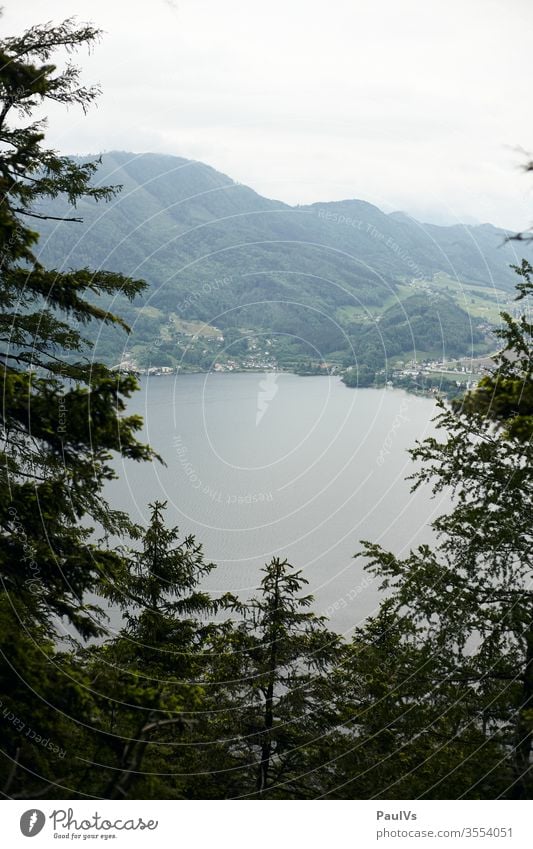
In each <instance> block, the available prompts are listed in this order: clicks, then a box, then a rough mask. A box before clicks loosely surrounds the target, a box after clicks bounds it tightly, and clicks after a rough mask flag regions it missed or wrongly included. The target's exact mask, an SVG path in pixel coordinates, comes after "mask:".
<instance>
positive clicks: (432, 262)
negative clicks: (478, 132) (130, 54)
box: [39, 152, 518, 361]
mask: <svg viewBox="0 0 533 849" xmlns="http://www.w3.org/2000/svg"><path fill="white" fill-rule="evenodd" d="M98 182H99V183H102V184H109V183H111V184H120V185H122V191H121V192H120V194H118V196H117V197H116V198H115V199H114V200H112V201H111V202H110V203H108V204H99V205H96V204H94V203H93V202H92V201H83V202H81V203H80V204H79V206H78V210H77V213H76V214H77V215H80V216H81V217H82V218H83V221H84V223H83V224H73V223H62V222H60V223H58V222H55V221H47V222H43V223H42V226H41V228H40V230H41V235H42V239H41V242H40V248H39V250H40V254H39V258H40V259H41V261H42V262H43V263H44V264H45V265H47V266H48V267H55V268H69V267H72V268H75V267H80V266H89V267H92V268H100V267H102V268H107V269H110V270H117V271H121V272H123V273H126V274H129V275H131V276H134V277H142V278H144V279H145V280H146V281H147V282H148V283H149V287H150V288H149V291H148V292H147V294H146V295H145V297H144V299H143V300H142V301H140V302H139V303H138V304H136V305H135V306H134V307H131V306H130V305H127V304H124V305H120V312H121V313H122V314H125V315H126V318H127V320H128V321H129V322H130V324H132V325H133V336H132V337H131V339H130V341H129V343H128V345H129V346H130V347H133V348H137V350H138V351H139V350H141V349H142V348H143V346H144V348H146V347H147V346H148V347H151V348H153V346H154V343H155V348H156V350H157V352H158V353H163V354H165V356H166V357H167V358H168V356H170V358H171V359H172V357H173V342H176V343H177V342H178V341H179V339H178V337H180V338H181V336H183V335H184V334H183V326H181V331H182V332H181V334H180V321H181V322H183V321H189V322H190V321H198V320H199V321H201V322H205V323H208V324H209V325H211V326H213V327H215V328H219V329H220V330H221V331H222V333H223V334H224V336H226V337H227V334H228V331H231V334H230V335H232V338H234V339H236V338H237V336H238V335H239V334H242V332H243V331H246V332H248V331H250V332H251V331H253V332H255V333H259V334H260V335H261V334H263V335H264V334H265V333H266V334H270V335H272V334H274V336H275V337H276V339H277V344H278V347H279V345H281V346H282V347H284V348H288V349H291V350H293V351H294V352H299V353H305V354H306V355H307V356H309V357H310V358H313V359H317V358H320V357H325V356H328V355H329V354H331V353H332V352H339V351H341V352H345V354H346V355H347V356H348V358H350V357H352V356H353V357H355V358H357V356H358V351H357V349H359V350H360V353H361V352H362V356H363V358H364V359H366V358H367V356H368V354H367V353H365V352H368V350H370V349H372V350H373V351H374V355H373V357H374V359H376V357H377V360H380V361H381V360H382V359H383V356H386V355H387V353H388V355H389V356H396V355H399V354H406V353H409V352H410V351H415V352H416V351H419V350H421V351H424V352H435V351H442V349H443V346H444V348H445V349H446V351H447V352H448V353H452V354H453V353H457V354H461V353H468V352H469V351H471V350H472V349H476V348H477V347H479V346H480V345H482V343H483V339H484V336H483V330H482V329H480V328H482V326H483V324H486V321H484V312H483V310H485V311H486V313H487V316H488V315H489V314H492V313H494V310H491V303H492V304H494V303H505V300H506V298H507V297H508V296H507V295H506V293H510V292H512V289H513V287H514V283H515V277H516V275H515V274H514V273H513V272H512V271H511V270H510V269H509V265H510V264H511V263H516V262H517V261H518V257H517V255H516V253H515V250H514V243H512V242H511V243H509V242H506V241H505V239H506V236H507V235H508V234H506V233H505V232H504V231H502V230H498V229H497V228H495V227H492V226H491V225H490V224H483V225H480V226H466V225H456V226H452V227H440V226H437V225H431V224H421V223H420V222H418V221H416V220H414V219H413V218H411V217H410V216H408V215H406V214H404V213H398V212H394V213H392V214H385V213H383V212H382V211H381V210H380V209H378V208H377V207H375V206H373V205H372V204H369V203H366V202H364V201H362V200H345V201H339V202H333V203H315V204H311V205H308V206H289V205H287V204H285V203H282V202H281V201H275V200H269V199H267V198H264V197H262V196H261V195H259V194H257V193H256V192H254V191H253V190H252V189H250V188H248V187H247V186H244V185H241V184H239V183H237V182H235V181H234V180H232V179H231V178H229V177H227V176H226V175H224V174H221V173H220V172H218V171H216V170H214V169H213V168H211V167H209V166H208V165H204V164H203V163H201V162H196V161H192V160H187V159H182V158H179V157H174V156H164V155H159V154H141V155H136V154H131V153H125V152H112V153H105V154H103V155H102V160H101V167H100V169H99V172H98ZM40 211H41V212H48V213H52V214H53V215H55V216H61V215H69V214H70V215H71V214H72V211H71V210H69V209H68V207H67V206H66V204H65V203H64V202H63V201H62V200H61V199H57V200H55V201H54V202H53V203H51V204H48V205H46V206H44V205H43V207H42V208H41V210H40ZM421 299H422V301H423V300H424V299H426V300H427V304H426V307H427V309H426V310H425V313H424V310H422V315H424V314H425V318H421V319H419V320H418V322H417V323H418V324H419V325H420V327H419V330H418V331H416V332H414V333H411V335H410V336H409V326H410V327H411V330H412V329H413V316H418V317H420V315H421V312H420V311H421V307H422V304H421ZM471 304H474V307H475V308H472V309H470V308H469V305H471ZM484 305H485V306H484ZM428 311H429V312H428ZM496 313H497V311H496ZM430 314H431V316H432V317H430ZM443 317H444V318H445V321H444V323H443V321H442V318H443ZM380 320H381V327H383V328H385V327H387V334H385V336H384V335H383V333H382V332H381V329H380ZM406 323H407V326H408V327H407V331H405V325H406ZM452 325H453V327H452ZM396 326H397V327H398V331H399V332H398V334H395V327H396ZM428 327H431V328H433V330H434V329H435V328H437V337H438V338H434V332H432V333H431V334H430V336H429V337H428V332H427V329H428ZM439 328H440V329H439ZM452 331H453V332H452ZM175 334H177V336H176V335H175ZM185 335H186V334H185ZM236 335H237V336H236ZM396 337H398V338H396ZM441 337H442V338H441ZM447 337H448V339H449V340H451V341H450V345H448V343H447ZM393 343H394V344H393ZM429 343H431V344H430V346H429V347H428V344H429ZM99 344H100V346H101V350H102V353H103V354H107V355H108V356H110V357H114V356H115V354H116V350H115V349H116V345H117V344H118V343H116V342H113V341H112V340H111V337H110V336H109V333H107V332H106V333H105V334H104V335H103V336H102V337H101V338H100V343H99ZM391 345H392V348H394V354H391V353H390V351H389V349H390V350H392V348H391ZM380 346H381V348H382V349H383V351H384V353H383V352H381V353H380ZM450 346H451V347H450ZM182 348H183V346H182ZM163 349H164V350H163ZM352 349H353V352H352ZM396 349H397V350H396ZM180 350H182V349H180ZM376 351H377V355H376V353H375V352H376Z"/></svg>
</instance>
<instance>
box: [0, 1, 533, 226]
mask: <svg viewBox="0 0 533 849" xmlns="http://www.w3.org/2000/svg"><path fill="white" fill-rule="evenodd" d="M177 11H178V12H179V14H176V12H177ZM73 13H75V14H77V15H78V17H79V18H80V19H81V20H86V19H90V20H93V21H94V22H95V23H96V24H97V25H99V26H101V27H102V28H103V29H104V30H105V36H104V40H103V42H102V44H101V45H99V46H98V48H97V49H96V50H95V51H94V53H93V54H92V55H91V56H89V57H87V56H86V55H85V54H83V53H82V54H80V56H79V60H80V61H81V63H82V65H83V67H84V71H85V76H86V79H87V81H93V80H94V81H98V82H100V84H101V86H102V88H103V92H104V93H103V96H102V98H101V100H100V103H99V106H98V108H97V109H95V110H92V111H91V112H90V113H89V116H88V117H87V118H83V116H82V115H77V114H75V113H74V111H73V110H71V111H69V112H68V113H66V112H64V111H63V110H61V109H52V110H51V115H50V133H51V140H52V141H53V143H54V144H56V145H57V146H58V147H60V148H61V149H63V150H65V151H68V152H82V153H83V152H89V151H90V152H95V151H98V150H102V149H108V150H109V149H112V148H121V149H127V150H132V151H146V150H155V151H162V152H165V153H173V154H176V155H178V156H188V157H191V158H197V159H203V160H206V161H208V162H209V164H212V165H213V166H214V167H216V168H219V169H220V170H223V171H224V172H226V173H228V174H229V175H231V176H232V177H233V178H235V179H237V180H239V181H242V182H245V183H248V184H250V185H251V186H252V187H253V188H255V189H256V190H258V191H260V192H262V193H264V194H267V195H271V196H274V197H278V198H280V199H282V200H287V201H288V202H291V203H296V202H302V203H304V202H309V201H313V200H319V199H325V200H329V199H339V198H343V197H347V196H350V197H362V198H363V199H367V200H370V201H372V202H374V203H377V204H378V205H381V206H383V207H384V208H401V209H404V210H406V211H407V212H410V213H412V214H420V212H421V211H422V212H423V213H424V215H425V216H426V217H427V218H431V217H433V218H435V219H439V220H442V219H443V217H448V218H449V219H452V220H453V218H454V217H459V218H465V217H468V218H475V219H478V220H491V221H493V223H495V224H499V225H502V226H507V227H511V228H523V227H525V226H527V225H528V224H529V223H530V219H531V217H532V216H531V213H530V212H529V209H530V192H529V183H528V179H529V178H528V177H526V176H524V175H523V174H521V173H520V168H519V166H520V163H521V162H522V161H523V159H522V158H521V157H520V155H519V154H517V153H513V152H512V148H513V146H515V145H522V146H523V147H524V148H531V146H532V145H533V142H532V139H533V115H532V111H531V109H530V108H529V68H528V64H527V63H528V57H529V50H530V44H529V41H530V37H529V34H530V32H531V24H532V23H533V6H531V4H529V3H526V2H522V0H516V2H515V3H513V4H508V3H504V2H500V0H471V2H470V3H468V4H465V3H464V2H462V0H433V2H432V3H429V4H428V3H427V2H424V0H403V2H402V3H401V4H398V3H397V2H396V0H383V2H382V3H380V4H375V3H374V2H371V0H336V2H335V3H333V4H324V3H323V2H322V0H320V2H316V0H292V2H291V3H287V2H286V0H271V2H270V3H269V4H264V3H260V2H251V0H227V2H226V3H220V2H218V0H179V3H176V2H175V1H174V0H163V2H162V3H160V4H158V5H155V6H151V7H147V6H146V4H145V3H144V2H140V0H131V2H130V3H129V4H128V8H127V11H125V9H124V7H121V6H120V4H111V3H109V2H107V0H106V2H104V0H94V2H91V3H88V2H86V0H83V2H81V0H78V2H76V0H74V2H73V0H49V3H48V4H47V9H46V18H47V19H48V18H52V17H53V18H54V19H56V20H57V19H60V18H62V17H66V16H67V15H71V14H73ZM42 18H43V15H42V9H41V3H39V2H37V0H26V2H25V3H24V4H19V5H17V6H15V5H13V6H11V7H8V8H7V9H6V13H5V15H4V18H3V21H2V27H3V29H4V31H7V32H9V31H17V30H18V29H20V27H21V26H24V25H31V24H32V23H35V22H37V21H40V20H42Z"/></svg>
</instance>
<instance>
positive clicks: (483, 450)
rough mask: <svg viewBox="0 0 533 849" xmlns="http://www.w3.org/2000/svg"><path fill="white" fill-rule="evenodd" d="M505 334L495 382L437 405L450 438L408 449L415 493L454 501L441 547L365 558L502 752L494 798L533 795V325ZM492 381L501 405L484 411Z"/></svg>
mask: <svg viewBox="0 0 533 849" xmlns="http://www.w3.org/2000/svg"><path fill="white" fill-rule="evenodd" d="M526 271H527V273H528V274H529V270H528V269H526ZM503 335H504V338H505V340H506V343H507V344H506V348H505V350H504V352H502V353H501V354H500V355H498V357H497V358H496V362H495V365H496V367H495V370H494V372H493V373H492V375H491V377H490V378H488V379H487V381H486V382H484V383H483V384H482V386H481V387H480V389H479V390H474V391H473V392H472V393H470V394H469V395H468V396H467V397H466V399H465V401H464V403H460V402H455V403H454V406H453V409H452V408H449V407H446V406H444V405H442V404H441V413H440V415H439V416H438V419H437V424H438V427H439V429H441V430H442V431H443V432H444V439H443V440H442V441H439V440H438V439H436V438H434V437H431V438H429V439H426V440H425V441H424V442H422V443H420V444H419V445H417V447H416V448H415V449H413V451H412V452H411V453H412V456H413V458H414V459H415V460H418V461H421V463H422V465H421V468H420V470H419V471H418V472H416V474H415V475H414V476H413V477H414V480H415V484H414V486H415V488H416V487H418V486H420V485H421V484H422V483H429V484H430V485H432V487H433V492H439V491H442V490H449V491H451V492H452V494H453V498H454V502H453V509H452V510H451V511H450V512H449V513H446V514H444V515H443V516H441V517H439V518H438V519H437V520H436V521H435V522H434V527H435V529H436V530H437V531H438V533H439V538H440V541H439V544H438V546H436V547H434V548H430V547H429V546H421V547H419V548H418V549H417V550H416V551H414V552H412V553H411V554H410V556H409V557H407V558H405V559H399V558H397V557H396V556H395V555H394V554H392V553H390V552H386V551H384V550H383V549H382V548H381V547H380V546H379V545H375V544H366V547H365V554H366V555H367V556H368V557H369V558H370V566H369V568H370V569H371V570H372V571H374V572H375V573H376V574H378V575H379V576H380V577H381V578H382V581H383V583H382V586H383V588H387V590H388V591H389V592H392V602H391V601H389V602H388V604H389V605H390V604H391V603H392V604H393V609H394V611H395V612H396V615H397V616H399V617H400V616H407V617H408V618H409V620H410V621H411V622H412V623H414V624H415V625H416V626H417V628H418V630H419V640H420V641H423V640H427V641H429V643H430V644H431V645H433V646H435V648H436V651H435V663H434V665H433V670H432V675H433V676H437V677H438V678H443V677H447V678H448V679H449V680H450V681H452V682H454V681H458V682H461V683H462V685H463V687H464V691H465V696H466V697H468V698H470V699H472V700H473V706H472V707H471V708H470V717H471V726H472V727H473V728H475V729H477V731H478V732H479V731H480V730H483V733H484V734H486V735H487V738H489V737H490V738H491V739H492V741H495V742H497V741H499V743H500V745H501V746H502V750H503V752H504V753H505V757H504V760H503V762H502V767H501V770H500V772H499V777H500V778H501V781H502V783H501V785H500V789H499V792H498V795H500V794H503V795H507V796H510V797H511V798H516V797H518V798H524V797H527V798H531V797H532V795H533V785H532V778H531V751H532V731H533V722H532V717H533V637H532V634H533V595H532V593H531V590H530V584H531V577H532V571H533V560H532V542H533V539H532V530H531V528H532V524H531V517H532V514H533V502H532V495H533V491H532V487H531V470H532V455H531V450H532V446H531V442H530V441H528V440H527V435H528V433H530V432H531V414H532V407H531V403H530V402H529V401H528V393H529V383H530V381H531V371H530V363H531V329H530V325H529V324H528V322H527V320H526V319H525V318H522V319H521V320H520V321H519V322H515V321H513V320H511V319H510V317H507V330H505V331H504V333H503ZM488 385H490V386H491V387H492V399H493V401H494V403H493V404H492V403H489V404H488V405H487V396H486V390H487V386H488ZM509 387H512V393H509ZM520 387H523V389H524V392H523V393H522V392H521V391H520ZM522 399H523V400H522ZM437 649H439V651H437ZM442 653H443V654H444V657H445V663H446V665H445V667H442V665H441V658H442ZM480 768H481V765H480ZM509 776H511V777H510V778H509ZM476 786H478V784H476Z"/></svg>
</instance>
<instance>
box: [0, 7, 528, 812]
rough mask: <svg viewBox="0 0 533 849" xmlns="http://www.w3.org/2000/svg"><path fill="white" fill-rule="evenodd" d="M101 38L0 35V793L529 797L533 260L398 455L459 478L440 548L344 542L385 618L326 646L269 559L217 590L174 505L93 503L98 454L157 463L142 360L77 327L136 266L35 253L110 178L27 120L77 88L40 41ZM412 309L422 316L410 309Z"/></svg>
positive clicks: (424, 478)
mask: <svg viewBox="0 0 533 849" xmlns="http://www.w3.org/2000/svg"><path fill="white" fill-rule="evenodd" d="M98 37H99V32H98V30H97V29H96V28H94V27H93V26H92V25H88V24H87V25H79V24H77V23H75V22H74V21H72V20H67V21H64V22H63V23H62V24H59V25H57V26H56V25H52V24H46V25H43V26H35V27H33V28H31V29H30V30H28V31H26V32H25V33H23V34H22V35H20V36H15V37H11V38H5V39H3V41H2V43H1V44H0V50H1V53H2V64H1V71H0V100H1V103H2V108H1V111H0V140H1V142H2V151H1V152H0V193H1V198H2V203H1V206H0V243H1V244H0V263H1V271H0V273H1V282H0V338H1V348H0V357H1V360H0V371H1V382H2V408H1V415H2V421H1V426H2V448H1V460H2V462H1V470H0V475H1V477H2V481H1V486H0V534H1V545H0V574H1V581H2V584H1V592H0V652H1V661H0V669H1V673H0V675H1V685H0V752H1V755H0V789H1V791H2V796H3V798H6V799H41V798H42V799H54V798H62V799H76V798H78V799H81V798H98V799H237V798H239V799H296V800H298V799H415V798H416V799H501V798H505V799H530V798H532V797H533V777H532V775H531V763H532V743H533V737H532V735H533V589H532V587H531V577H532V566H533V562H532V545H531V543H532V538H531V536H532V534H531V528H532V521H531V519H532V493H533V487H532V486H531V466H532V451H531V438H532V435H533V373H532V350H533V349H532V343H533V339H532V336H533V325H532V323H531V320H530V312H529V309H530V300H531V296H532V295H533V267H532V266H531V265H530V264H529V262H528V261H527V260H524V261H523V262H522V263H521V264H518V265H516V266H515V268H514V272H515V276H516V281H517V283H516V290H515V296H516V304H517V307H519V308H520V315H518V317H517V316H514V315H513V316H511V315H510V314H508V313H503V314H502V329H501V330H500V331H499V334H500V350H499V353H498V354H496V355H495V357H494V361H493V369H492V371H491V372H490V373H488V374H487V375H486V377H484V378H483V379H482V380H481V382H480V383H479V385H478V386H477V388H476V389H474V390H472V391H470V392H469V393H467V394H466V395H465V396H464V397H462V398H458V399H454V400H453V401H452V402H451V403H448V402H444V401H442V402H440V408H439V415H438V420H437V425H438V434H439V437H430V438H428V439H426V440H424V441H421V442H419V443H417V444H416V445H415V446H413V449H412V451H411V455H412V458H413V460H414V461H415V463H414V464H413V469H414V472H413V476H412V485H413V488H415V489H416V488H418V487H420V486H421V485H423V484H428V483H429V485H430V486H431V487H432V489H433V492H434V493H437V492H440V491H443V490H449V491H450V492H451V493H452V494H453V507H452V509H451V510H450V511H449V512H448V513H446V514H444V515H442V516H440V517H439V518H438V519H436V520H435V523H434V530H435V532H436V535H437V537H436V538H437V542H436V543H435V544H434V545H433V546H432V547H430V546H428V545H422V546H420V547H418V548H415V549H413V550H412V551H411V552H410V553H409V555H408V556H407V557H406V558H404V559H400V558H398V557H397V556H395V554H394V553H393V552H390V551H387V550H385V549H383V548H382V547H380V546H379V545H378V544H376V543H375V542H373V541H372V540H370V541H361V542H360V544H359V547H358V550H354V556H355V557H357V558H364V562H365V568H366V570H367V571H368V573H369V574H371V575H373V576H375V577H377V579H378V581H379V583H380V585H381V587H382V589H383V591H384V592H383V601H382V603H381V605H380V607H379V609H378V611H377V613H376V614H375V615H374V616H373V617H372V618H370V619H368V620H366V622H365V623H364V625H363V626H361V627H359V628H357V629H356V630H355V631H354V633H353V636H352V638H351V639H350V640H349V641H348V640H345V639H343V638H341V637H340V636H339V635H338V634H336V633H335V632H334V631H333V630H332V629H331V628H330V625H329V622H328V621H327V619H326V618H325V617H323V616H319V615H317V614H316V613H315V612H314V607H313V598H312V596H311V595H309V593H308V592H307V581H306V579H305V576H304V575H303V573H302V572H301V571H299V570H297V569H295V568H293V566H292V565H291V564H290V563H289V562H288V561H287V560H286V559H283V558H274V559H272V560H271V561H270V562H268V563H266V564H265V566H264V569H263V572H262V580H261V583H260V586H259V587H258V588H257V591H256V594H255V596H254V597H253V598H251V599H244V600H243V599H241V598H239V597H237V596H235V595H233V594H231V593H227V594H226V595H223V596H221V597H217V598H216V599H215V598H213V597H211V596H210V595H209V593H207V592H206V591H205V589H204V578H205V577H206V576H207V575H208V574H209V572H211V571H212V570H213V569H215V568H216V566H215V565H214V564H213V563H210V562H208V561H207V560H206V558H205V557H204V554H203V550H202V545H201V540H197V539H196V538H194V537H193V536H191V535H188V534H187V529H186V528H177V527H173V526H172V525H171V524H170V523H169V522H168V521H167V518H166V504H165V502H164V501H155V502H154V503H152V504H151V505H150V521H149V523H148V525H147V526H146V527H142V526H140V525H138V524H136V523H135V522H134V521H133V520H132V519H131V517H129V516H128V515H126V514H125V513H123V512H121V511H118V510H116V509H114V508H113V506H112V505H110V504H107V503H106V502H105V498H104V495H103V490H104V486H105V484H106V482H107V481H108V480H110V479H111V478H112V477H113V475H114V474H116V473H115V471H114V466H113V458H116V457H126V458H130V459H133V460H136V461H138V462H139V463H158V462H161V460H164V458H159V457H158V456H157V455H156V453H155V452H154V451H153V449H151V448H150V446H148V445H145V444H143V443H142V442H140V441H139V439H138V433H139V431H140V429H141V425H142V422H141V419H140V418H139V417H138V416H133V415H129V414H128V411H127V405H128V399H129V398H130V397H131V395H132V394H133V393H134V392H135V391H136V389H137V386H138V384H137V381H136V379H135V377H134V376H132V375H127V374H121V373H119V372H117V371H113V370H111V369H110V368H109V367H108V366H107V365H105V364H104V363H103V362H98V361H96V360H95V359H94V357H93V356H92V350H91V344H90V343H89V342H88V341H87V338H86V337H87V336H89V335H90V333H91V332H93V331H94V328H95V327H96V328H98V327H101V326H107V327H115V328H122V330H123V332H124V333H127V331H128V327H127V323H126V321H125V319H124V317H123V316H122V315H120V314H115V312H111V311H110V310H109V308H108V305H109V304H110V303H112V302H113V300H114V298H115V296H118V295H120V300H119V303H122V302H132V303H135V299H136V298H138V297H139V296H142V293H143V291H145V288H146V284H145V282H144V281H143V280H140V279H133V278H131V277H128V276H125V275H124V274H121V273H119V272H118V271H116V270H110V271H104V270H101V269H98V270H93V269H91V268H90V267H81V268H79V269H71V270H68V271H63V270H58V269H57V268H53V267H47V266H46V265H44V264H43V262H42V261H41V259H40V258H39V257H38V255H37V247H38V242H39V236H38V232H37V230H38V226H39V225H40V223H41V222H42V220H43V219H47V220H50V212H49V211H47V210H48V209H49V206H48V204H49V203H50V202H51V201H53V200H54V199H56V198H58V197H60V198H61V199H62V201H63V202H64V203H65V205H66V207H67V208H69V209H70V213H67V214H65V216H64V223H65V225H66V224H69V225H70V226H75V220H76V219H77V218H78V214H77V209H76V207H77V204H78V203H79V202H81V201H82V200H92V201H97V202H100V203H105V202H106V201H108V200H110V199H111V198H112V197H113V196H114V195H115V194H116V192H117V191H118V189H117V187H114V186H102V185H100V184H95V182H94V180H93V178H94V175H95V173H96V172H97V169H98V162H97V161H96V162H81V161H76V160H73V159H71V158H69V157H67V156H63V155H61V154H60V153H58V152H57V151H55V150H52V149H49V148H48V147H47V145H46V124H45V122H43V121H42V120H41V119H38V118H36V117H35V113H37V111H38V110H40V109H41V107H42V106H43V104H44V105H45V106H46V104H47V103H48V104H50V103H54V104H61V105H64V106H65V107H67V106H72V107H75V106H79V107H81V108H82V109H86V108H87V107H89V106H90V105H91V104H92V102H93V101H94V100H95V98H96V97H97V95H98V90H97V89H96V88H92V87H86V86H85V85H84V84H83V83H82V82H81V81H80V76H79V71H78V69H77V68H76V67H75V66H74V65H71V64H68V65H67V67H66V69H64V70H58V68H57V67H56V65H55V64H54V61H53V57H54V56H55V54H56V52H57V51H58V50H59V49H66V50H67V51H69V52H72V51H76V50H77V49H79V48H80V47H86V46H87V45H90V44H91V43H92V42H94V41H95V40H96V39H97V38H98ZM87 120H90V117H88V118H87ZM68 218H71V219H73V220H72V221H70V222H69V221H67V220H65V219H68ZM446 308H447V309H448V308H449V309H452V307H449V306H448V305H447V304H446ZM411 322H412V323H414V324H415V326H416V328H417V331H416V332H417V333H419V334H422V335H424V334H426V335H427V334H429V335H431V333H432V332H433V330H434V317H433V316H432V315H428V314H427V313H425V312H424V309H423V307H422V305H421V304H420V303H419V301H418V300H414V301H413V302H412V315H411ZM90 328H92V329H93V331H91V330H90ZM404 331H405V328H401V329H400V330H399V331H397V332H398V333H403V332H404ZM452 341H453V340H452ZM110 606H113V607H114V608H115V609H117V610H120V613H121V618H122V627H121V629H120V631H119V632H118V633H115V634H111V633H110V632H109V630H108V629H107V627H106V624H107V619H106V611H107V610H108V609H109V607H110ZM67 626H68V627H67ZM66 630H67V631H69V632H71V633H75V634H76V635H77V636H76V637H75V638H74V637H65V631H66Z"/></svg>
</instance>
